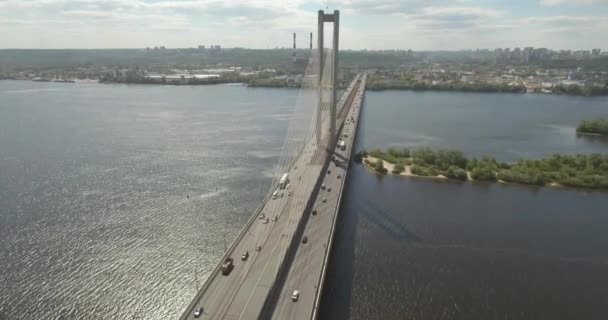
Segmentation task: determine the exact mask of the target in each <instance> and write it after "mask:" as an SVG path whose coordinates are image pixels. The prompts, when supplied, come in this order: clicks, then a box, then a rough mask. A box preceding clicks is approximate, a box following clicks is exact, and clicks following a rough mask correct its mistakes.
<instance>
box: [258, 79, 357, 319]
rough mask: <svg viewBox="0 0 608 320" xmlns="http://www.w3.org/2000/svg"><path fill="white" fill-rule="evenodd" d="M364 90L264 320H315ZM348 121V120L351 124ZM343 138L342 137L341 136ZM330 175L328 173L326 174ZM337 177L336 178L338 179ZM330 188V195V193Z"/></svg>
mask: <svg viewBox="0 0 608 320" xmlns="http://www.w3.org/2000/svg"><path fill="white" fill-rule="evenodd" d="M364 90H365V77H363V78H362V81H361V85H360V86H359V87H358V88H357V93H356V94H355V95H353V101H352V104H351V103H347V104H350V105H351V107H350V110H348V115H347V117H346V119H347V121H346V122H344V124H343V128H342V130H341V131H339V132H340V133H341V137H342V138H341V139H342V140H343V141H345V142H346V150H341V149H340V148H339V147H337V146H336V148H335V150H334V154H333V156H334V157H335V158H337V159H339V160H340V161H341V162H342V163H344V164H343V165H340V166H337V165H336V164H330V166H329V168H328V170H327V171H325V172H324V173H323V184H324V185H325V186H326V189H325V190H321V191H320V193H319V195H318V196H317V198H316V199H315V201H314V206H313V210H316V212H317V213H316V215H311V216H310V217H309V219H308V221H307V224H306V227H305V228H304V232H303V235H302V236H303V237H307V243H306V244H303V243H301V242H302V241H301V240H300V239H298V240H299V242H300V245H299V246H298V247H297V251H296V253H295V257H294V259H293V261H292V262H291V265H290V268H289V269H288V270H287V271H286V273H287V274H286V276H284V283H283V284H282V287H281V289H280V290H277V292H278V295H277V296H276V297H274V299H276V300H277V301H275V302H274V303H273V304H272V305H271V306H270V307H269V315H271V316H265V317H264V318H271V319H277V320H278V319H290V320H297V319H302V320H310V319H314V318H316V311H317V308H318V301H319V299H320V296H319V295H320V294H321V291H322V287H323V282H324V273H325V268H326V264H327V262H328V261H327V260H326V259H327V258H328V257H329V252H330V250H331V245H332V240H333V232H334V229H335V223H336V220H337V215H338V211H339V207H340V200H341V197H342V191H343V190H342V189H343V187H344V181H345V178H346V174H347V171H348V164H349V160H350V157H351V153H352V146H353V144H354V140H355V134H356V130H357V124H358V123H359V114H360V110H361V103H362V100H363V93H364ZM351 119H352V120H351ZM345 132H347V133H348V134H347V136H346V137H344V135H343V134H344V133H345ZM330 171H331V173H329V172H330ZM338 176H340V178H338ZM329 188H331V191H330V189H329ZM294 290H298V291H299V292H300V296H299V298H298V300H297V301H292V293H293V291H294Z"/></svg>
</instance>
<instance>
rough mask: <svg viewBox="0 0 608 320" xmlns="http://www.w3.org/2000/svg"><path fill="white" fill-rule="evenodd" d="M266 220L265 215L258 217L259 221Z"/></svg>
mask: <svg viewBox="0 0 608 320" xmlns="http://www.w3.org/2000/svg"><path fill="white" fill-rule="evenodd" d="M264 218H266V217H265V216H264V214H261V215H260V216H259V217H258V219H260V220H262V219H264Z"/></svg>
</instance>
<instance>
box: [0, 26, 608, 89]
mask: <svg viewBox="0 0 608 320" xmlns="http://www.w3.org/2000/svg"><path fill="white" fill-rule="evenodd" d="M306 40H308V39H306ZM306 44H307V45H306V46H305V47H304V48H301V47H298V46H296V34H294V35H293V48H278V47H277V48H275V49H266V50H253V49H244V48H222V47H221V46H220V45H207V46H205V45H199V46H198V47H197V48H179V49H178V48H175V49H170V48H166V47H165V46H156V47H148V48H145V49H116V50H112V49H106V50H3V54H2V55H0V57H1V58H0V79H15V80H31V81H55V82H68V83H70V82H77V81H99V82H103V83H141V84H166V85H205V84H218V83H243V84H245V85H248V86H252V87H255V86H259V87H296V88H297V87H300V86H301V84H302V80H303V77H304V74H305V71H306V68H307V66H308V60H309V57H310V52H311V49H312V47H313V46H312V44H313V39H312V34H311V35H310V41H309V42H308V41H307V43H306ZM340 62H341V69H340V74H339V79H341V80H342V81H341V84H340V85H341V86H342V87H344V86H346V85H347V84H348V81H349V80H350V79H352V77H353V76H354V75H355V74H356V73H357V72H360V71H361V70H368V71H369V70H371V71H372V72H371V73H372V76H371V77H370V79H369V80H368V89H369V90H387V89H392V90H445V91H475V92H513V93H546V94H551V93H554V94H572V95H607V94H608V52H602V51H601V50H600V49H592V50H552V49H547V48H532V47H526V48H523V49H522V48H497V49H477V50H462V51H412V50H379V51H371V50H370V51H368V50H358V51H353V50H343V51H341V52H340Z"/></svg>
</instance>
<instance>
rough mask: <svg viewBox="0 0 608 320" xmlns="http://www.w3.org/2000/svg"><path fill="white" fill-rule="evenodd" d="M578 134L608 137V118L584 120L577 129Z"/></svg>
mask: <svg viewBox="0 0 608 320" xmlns="http://www.w3.org/2000/svg"><path fill="white" fill-rule="evenodd" d="M576 133H582V134H595V135H608V118H598V119H593V120H583V121H581V122H580V123H579V124H578V126H577V127H576Z"/></svg>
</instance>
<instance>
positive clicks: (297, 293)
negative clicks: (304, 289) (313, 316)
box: [291, 290, 300, 302]
mask: <svg viewBox="0 0 608 320" xmlns="http://www.w3.org/2000/svg"><path fill="white" fill-rule="evenodd" d="M299 297H300V291H298V290H294V291H293V293H292V294H291V301H293V302H296V301H298V298H299Z"/></svg>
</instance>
